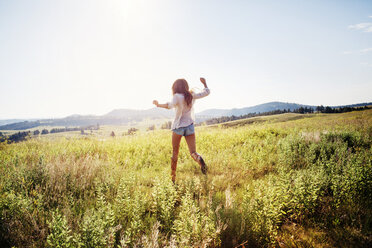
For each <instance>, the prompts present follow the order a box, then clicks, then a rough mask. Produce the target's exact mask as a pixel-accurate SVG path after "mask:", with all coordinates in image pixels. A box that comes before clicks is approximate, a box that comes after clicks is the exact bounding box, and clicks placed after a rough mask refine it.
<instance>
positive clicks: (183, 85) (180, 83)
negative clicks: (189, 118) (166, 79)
mask: <svg viewBox="0 0 372 248" xmlns="http://www.w3.org/2000/svg"><path fill="white" fill-rule="evenodd" d="M172 91H173V95H174V94H176V93H179V94H183V95H184V96H185V101H186V104H187V106H190V105H191V102H192V95H191V93H190V91H189V85H188V83H187V81H186V80H185V79H183V78H182V79H177V80H176V81H174V83H173V86H172Z"/></svg>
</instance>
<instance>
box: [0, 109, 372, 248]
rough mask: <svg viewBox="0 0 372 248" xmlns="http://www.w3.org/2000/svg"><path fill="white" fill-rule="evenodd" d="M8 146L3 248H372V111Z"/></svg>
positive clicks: (1, 205)
mask: <svg viewBox="0 0 372 248" xmlns="http://www.w3.org/2000/svg"><path fill="white" fill-rule="evenodd" d="M196 132H197V134H196V139H197V150H198V152H199V153H200V154H202V155H203V157H204V159H205V161H206V163H207V165H208V174H207V175H206V176H205V175H203V174H202V173H201V171H200V168H199V167H198V165H197V164H196V163H195V162H194V161H193V159H192V158H191V157H190V155H189V154H188V149H187V146H186V144H185V141H184V140H183V141H182V143H181V148H180V155H179V162H178V167H177V180H176V184H175V185H174V184H173V183H172V181H171V179H170V157H171V154H172V148H171V135H170V131H169V130H155V131H141V132H138V133H137V134H135V135H128V136H122V135H117V136H116V137H107V138H106V139H101V138H99V137H95V136H94V135H89V136H79V135H78V134H77V135H75V136H68V137H64V136H59V137H57V138H56V137H55V138H53V139H50V138H48V135H45V137H41V136H40V137H39V138H32V139H30V140H27V141H25V142H20V143H13V144H5V143H1V144H0V246H1V247H154V248H155V247H368V246H371V245H372V213H371V211H372V147H371V145H372V110H371V109H369V110H365V111H358V112H350V113H343V114H305V115H302V114H291V113H288V114H281V115H277V116H269V117H254V118H249V119H244V120H238V121H234V122H229V123H223V124H219V125H213V126H202V127H198V128H197V129H196Z"/></svg>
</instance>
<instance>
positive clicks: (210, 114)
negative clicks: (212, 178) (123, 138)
mask: <svg viewBox="0 0 372 248" xmlns="http://www.w3.org/2000/svg"><path fill="white" fill-rule="evenodd" d="M365 105H372V102H370V103H358V104H351V105H344V106H349V107H359V106H365ZM344 106H332V108H338V107H344ZM300 107H308V108H309V107H311V108H315V107H316V106H311V105H303V104H297V103H285V102H268V103H264V104H259V105H255V106H252V107H246V108H234V109H208V110H205V111H202V112H200V113H197V114H196V118H197V122H201V121H205V120H207V119H209V118H214V117H221V116H232V115H235V116H240V115H246V114H249V113H262V112H269V111H274V110H283V109H286V110H287V109H290V110H291V111H293V110H294V109H298V108H300ZM173 115H174V112H173V111H169V110H167V109H162V108H151V109H146V110H135V109H115V110H113V111H111V112H109V113H107V114H105V115H101V116H96V115H76V114H75V115H70V116H67V117H65V118H58V119H41V120H21V121H19V120H1V122H0V125H1V126H0V130H24V129H30V128H34V127H38V126H62V127H83V126H90V125H97V124H99V125H127V124H129V123H133V122H134V123H136V122H141V121H144V120H146V119H150V120H151V119H153V120H155V119H158V120H159V119H170V118H172V117H173ZM13 121H16V122H13Z"/></svg>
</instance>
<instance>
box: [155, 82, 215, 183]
mask: <svg viewBox="0 0 372 248" xmlns="http://www.w3.org/2000/svg"><path fill="white" fill-rule="evenodd" d="M200 81H201V82H202V84H203V85H204V90H203V91H202V92H200V93H194V92H192V91H190V90H189V85H188V84H187V81H186V80H185V79H177V80H176V81H175V82H174V83H173V86H172V91H173V99H172V101H171V102H168V103H165V104H159V103H158V101H157V100H154V101H153V104H155V105H156V107H159V108H166V109H171V108H175V109H176V116H175V118H174V121H173V123H172V131H173V134H172V146H173V155H172V159H171V169H172V173H171V175H172V181H173V183H174V182H175V180H176V168H177V160H178V151H179V149H180V142H181V138H182V136H185V139H186V142H187V145H188V147H189V151H190V155H191V157H192V158H193V159H194V160H195V161H196V162H197V163H198V164H199V165H200V168H201V171H202V173H203V174H206V173H207V165H206V164H205V162H204V160H203V158H202V157H201V156H200V154H198V153H197V152H196V145H195V130H194V121H195V116H194V108H193V105H194V102H195V100H196V99H199V98H203V97H205V96H208V95H209V93H210V90H209V89H208V87H207V83H206V81H205V79H204V78H200Z"/></svg>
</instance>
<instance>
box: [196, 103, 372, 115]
mask: <svg viewBox="0 0 372 248" xmlns="http://www.w3.org/2000/svg"><path fill="white" fill-rule="evenodd" d="M365 105H372V102H369V103H358V104H350V105H342V106H330V107H331V108H340V107H360V106H365ZM300 107H308V108H314V109H315V108H316V106H314V105H304V104H298V103H288V102H268V103H264V104H259V105H255V106H252V107H246V108H233V109H208V110H205V111H202V112H200V113H198V114H197V116H199V117H201V118H208V117H210V118H213V117H221V116H233V115H235V116H240V115H246V114H250V113H263V112H270V111H274V110H284V109H286V110H287V109H289V110H291V111H293V110H295V109H298V108H300Z"/></svg>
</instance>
